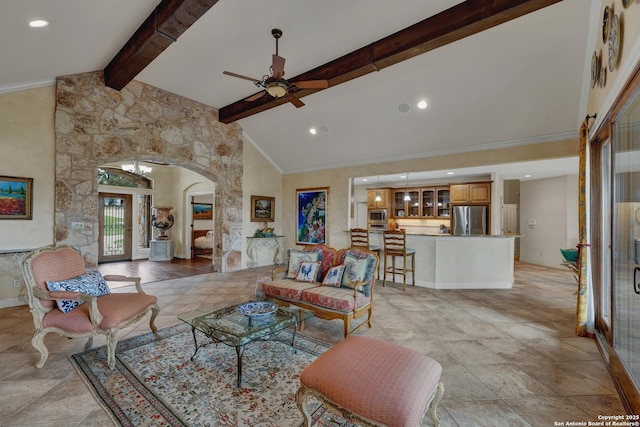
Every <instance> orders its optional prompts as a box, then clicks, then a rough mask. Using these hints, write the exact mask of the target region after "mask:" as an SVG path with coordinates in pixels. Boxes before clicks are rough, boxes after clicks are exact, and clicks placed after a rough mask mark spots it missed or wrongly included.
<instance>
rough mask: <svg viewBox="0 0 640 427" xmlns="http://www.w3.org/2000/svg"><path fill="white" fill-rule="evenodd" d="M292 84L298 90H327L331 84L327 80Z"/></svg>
mask: <svg viewBox="0 0 640 427" xmlns="http://www.w3.org/2000/svg"><path fill="white" fill-rule="evenodd" d="M291 84H292V85H294V86H296V87H297V88H298V89H326V88H328V87H329V82H328V81H326V80H306V81H302V82H291Z"/></svg>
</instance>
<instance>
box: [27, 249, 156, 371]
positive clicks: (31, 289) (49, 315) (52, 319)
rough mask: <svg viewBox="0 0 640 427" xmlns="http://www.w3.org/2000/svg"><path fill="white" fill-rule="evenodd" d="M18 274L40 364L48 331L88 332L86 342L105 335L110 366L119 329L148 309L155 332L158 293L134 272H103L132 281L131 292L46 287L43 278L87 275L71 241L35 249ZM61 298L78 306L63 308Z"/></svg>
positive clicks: (79, 334)
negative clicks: (151, 292)
mask: <svg viewBox="0 0 640 427" xmlns="http://www.w3.org/2000/svg"><path fill="white" fill-rule="evenodd" d="M22 273H23V275H24V280H25V283H26V287H27V296H28V298H29V309H30V311H31V314H32V315H33V324H34V326H35V332H34V333H33V338H32V339H31V344H32V345H33V347H34V348H35V349H36V350H38V351H39V352H40V360H39V361H38V362H37V363H36V367H38V368H42V367H43V366H44V364H45V362H46V361H47V357H48V355H49V352H48V350H47V347H46V346H45V344H44V337H45V335H46V334H48V333H49V332H55V333H58V334H60V335H63V336H66V337H70V338H78V337H89V341H88V342H87V347H90V346H91V345H92V343H93V337H94V336H95V335H106V337H107V363H108V365H109V368H111V369H113V367H114V366H115V351H116V345H117V343H118V330H119V329H122V328H125V327H127V326H129V325H131V324H133V323H135V322H137V321H139V320H140V319H142V318H143V317H144V316H145V315H146V314H147V313H148V312H149V311H151V319H150V320H149V326H150V328H151V330H152V331H153V332H154V333H155V332H156V330H157V329H156V327H155V325H154V323H153V322H154V320H155V318H156V316H157V315H158V312H159V308H158V304H157V298H156V297H155V296H151V295H147V294H145V293H144V292H143V290H142V287H141V286H140V278H138V277H125V276H105V277H104V279H105V280H108V281H127V282H133V283H134V284H135V287H136V290H137V292H135V293H134V292H129V293H108V294H105V295H100V296H91V295H88V294H85V293H81V292H78V291H61V290H56V291H50V290H49V288H48V285H47V282H56V283H63V284H64V283H66V282H65V281H69V282H73V280H70V279H74V278H76V279H77V278H78V277H79V276H82V277H85V274H86V271H85V267H84V261H83V259H82V256H81V255H80V253H79V252H78V251H76V250H75V249H74V248H72V247H70V246H46V247H43V248H39V249H36V250H35V251H33V252H32V253H31V254H29V255H28V256H27V258H26V259H25V260H24V262H23V266H22ZM50 285H51V283H50ZM59 301H64V302H65V304H67V303H69V304H70V305H75V304H78V303H79V305H77V306H76V307H75V308H73V309H71V310H70V311H68V312H66V313H65V312H63V311H62V310H61V309H60V306H59V305H58V302H59ZM63 309H66V308H65V307H63Z"/></svg>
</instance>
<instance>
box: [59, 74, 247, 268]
mask: <svg viewBox="0 0 640 427" xmlns="http://www.w3.org/2000/svg"><path fill="white" fill-rule="evenodd" d="M55 127H56V185H55V188H56V196H55V203H56V206H55V212H56V217H55V236H54V239H55V242H56V243H57V244H69V245H72V246H74V247H76V248H78V249H80V250H81V252H82V254H83V256H84V257H85V260H86V263H87V264H88V265H96V264H97V261H98V234H99V230H98V181H97V167H98V166H100V165H103V164H105V163H111V162H117V161H122V160H152V161H159V162H166V163H169V164H173V165H177V166H181V167H184V168H186V169H190V170H192V171H194V172H197V173H198V174H200V175H202V176H204V177H206V178H208V179H210V180H211V181H213V182H215V183H216V203H215V207H214V209H215V211H216V212H215V218H216V220H215V221H216V223H215V232H216V236H215V242H216V244H217V245H216V248H215V253H214V257H215V265H216V268H217V270H218V271H223V272H226V271H235V270H239V269H240V268H241V262H240V260H241V258H242V256H241V255H242V254H241V249H240V248H241V247H242V242H241V240H240V239H241V236H239V235H238V233H236V232H235V231H236V230H237V229H241V228H242V135H241V132H242V130H241V128H240V126H239V125H237V124H231V125H226V124H223V123H220V122H218V121H217V110H216V109H214V108H212V107H209V106H207V105H204V104H200V103H198V102H195V101H192V100H190V99H187V98H183V97H180V96H177V95H174V94H172V93H169V92H166V91H163V90H161V89H158V88H156V87H153V86H150V85H146V84H144V83H141V82H137V81H132V82H131V83H129V84H128V85H127V86H126V87H125V88H124V89H122V90H121V91H116V90H114V89H111V88H108V87H106V86H105V85H104V76H103V74H102V72H101V71H99V72H93V73H84V74H76V75H71V76H63V77H59V78H58V79H57V82H56V114H55ZM73 222H83V223H84V224H85V226H84V228H83V229H81V230H75V229H72V227H71V223H73Z"/></svg>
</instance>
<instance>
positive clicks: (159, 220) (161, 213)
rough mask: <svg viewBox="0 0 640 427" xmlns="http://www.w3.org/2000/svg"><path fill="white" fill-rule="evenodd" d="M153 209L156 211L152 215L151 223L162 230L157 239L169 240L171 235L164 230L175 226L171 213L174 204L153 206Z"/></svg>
mask: <svg viewBox="0 0 640 427" xmlns="http://www.w3.org/2000/svg"><path fill="white" fill-rule="evenodd" d="M153 209H154V210H155V211H156V213H155V214H153V215H151V225H153V227H154V228H156V229H158V230H159V231H160V234H158V236H157V237H156V240H167V239H168V238H169V237H168V236H167V235H166V234H164V232H165V231H167V230H168V229H170V228H171V227H173V215H171V213H170V212H171V209H173V206H153Z"/></svg>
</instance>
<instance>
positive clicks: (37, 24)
mask: <svg viewBox="0 0 640 427" xmlns="http://www.w3.org/2000/svg"><path fill="white" fill-rule="evenodd" d="M47 25H49V21H45V20H44V19H34V20H33V21H31V22H29V26H30V27H31V28H43V27H46V26H47Z"/></svg>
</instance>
